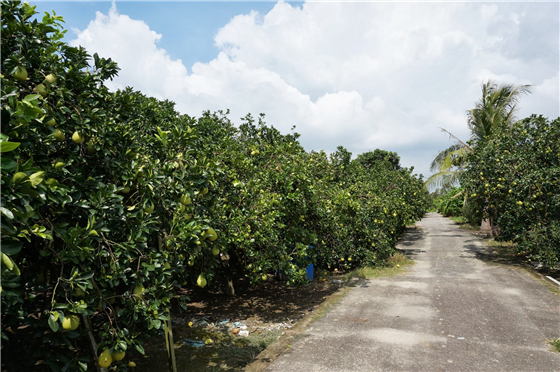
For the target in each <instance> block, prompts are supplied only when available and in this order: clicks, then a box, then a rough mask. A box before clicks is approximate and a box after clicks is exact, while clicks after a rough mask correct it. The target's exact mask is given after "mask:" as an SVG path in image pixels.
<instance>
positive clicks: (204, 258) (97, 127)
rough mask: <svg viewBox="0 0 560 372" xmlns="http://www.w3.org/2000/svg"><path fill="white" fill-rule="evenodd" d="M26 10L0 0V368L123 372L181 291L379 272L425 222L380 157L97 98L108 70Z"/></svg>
mask: <svg viewBox="0 0 560 372" xmlns="http://www.w3.org/2000/svg"><path fill="white" fill-rule="evenodd" d="M34 13H35V12H34V7H32V6H30V5H29V4H19V3H16V2H3V3H2V50H1V52H2V67H1V72H2V76H1V84H2V87H1V88H2V100H1V110H2V111H1V113H2V139H1V140H2V142H1V146H2V149H1V150H2V158H1V170H2V178H1V180H0V182H1V187H2V195H1V213H2V225H1V228H2V319H1V320H2V339H3V342H2V366H3V367H2V368H3V369H4V368H6V369H8V370H10V371H19V370H32V369H35V370H53V371H61V370H84V371H85V370H93V369H94V367H93V366H94V364H95V363H97V358H98V357H99V358H100V359H99V360H100V364H104V363H107V361H108V360H112V362H111V361H109V363H110V365H111V368H113V369H115V370H125V369H126V368H127V367H126V365H127V364H126V363H127V358H126V357H124V355H123V354H119V353H122V352H126V351H127V350H130V349H131V348H136V349H137V350H138V351H140V352H143V348H142V339H143V338H145V337H148V336H149V335H151V334H154V333H155V332H157V331H158V330H160V329H162V328H163V327H164V324H165V322H166V321H168V319H169V308H170V304H171V301H172V299H173V298H174V296H176V294H177V293H179V289H180V288H182V287H194V286H197V285H198V286H199V287H206V285H207V284H208V286H211V285H217V283H222V282H223V283H226V284H227V286H226V288H227V290H228V291H229V293H230V294H233V293H234V291H235V281H236V279H239V278H248V279H249V280H250V281H251V282H252V283H258V282H259V281H262V280H266V279H267V278H268V275H267V274H272V273H274V271H276V270H277V269H280V270H282V271H283V272H284V273H285V274H286V276H287V278H288V279H287V280H288V281H289V283H303V282H304V281H305V267H306V266H307V264H308V263H310V262H313V263H315V264H316V265H318V267H320V268H325V269H328V268H331V269H335V268H350V267H353V266H356V265H377V264H382V263H383V261H384V260H385V259H386V258H387V257H389V255H390V254H391V253H392V252H393V249H394V244H395V242H396V240H397V238H398V236H399V235H400V234H401V233H402V232H403V231H404V228H405V226H406V224H409V223H412V222H414V221H415V220H417V219H419V218H421V217H422V215H423V213H424V210H425V209H426V206H427V202H426V200H427V197H426V194H425V192H424V191H423V183H422V180H421V179H419V178H418V177H416V176H415V175H412V169H407V168H401V167H400V164H399V161H398V156H397V155H396V154H395V153H390V152H384V151H381V150H376V151H374V152H372V153H366V154H361V155H359V156H358V157H357V159H356V160H352V159H351V154H350V153H349V152H348V151H346V150H345V149H344V148H339V149H338V151H337V152H335V153H333V154H331V155H330V156H327V155H326V154H325V153H324V152H311V153H308V152H306V151H305V150H304V149H303V148H302V146H301V145H300V144H299V142H298V135H297V134H295V133H293V134H287V135H284V134H281V133H280V132H279V131H278V130H276V129H275V128H274V127H272V126H268V125H267V124H266V123H265V122H264V117H260V118H259V119H258V120H255V119H253V118H252V117H251V116H250V115H248V116H247V117H246V118H245V120H244V121H243V123H242V124H241V125H240V126H239V127H235V126H234V125H233V124H232V123H231V122H230V121H229V119H228V118H227V113H225V114H224V113H222V112H218V113H209V112H205V113H203V115H202V116H201V117H199V118H192V117H189V116H187V115H180V114H179V113H177V112H176V111H175V109H174V104H173V103H172V102H169V101H159V100H156V99H154V98H150V97H146V96H144V95H142V94H141V93H139V92H135V91H133V90H131V89H126V90H123V91H117V92H109V91H108V89H107V88H106V87H105V85H104V81H106V80H107V79H111V78H113V77H114V76H115V75H116V74H117V72H118V67H117V65H116V64H115V63H114V62H113V61H111V60H110V59H104V58H99V57H98V56H97V55H94V56H93V58H92V57H91V56H89V55H88V54H87V53H86V51H85V50H83V49H81V48H73V47H70V46H68V45H66V44H65V43H63V42H62V41H61V39H62V36H63V33H64V31H63V29H62V27H61V22H62V19H61V18H60V17H58V16H55V15H49V14H46V15H45V16H44V17H43V18H42V20H40V21H39V20H33V18H32V17H33V15H34ZM219 278H221V279H223V280H218V279H219ZM177 300H178V301H179V303H180V304H181V305H182V306H183V308H185V307H186V301H187V299H186V298H178V299H177ZM111 354H112V357H111ZM120 356H123V357H124V358H123V359H122V360H120V361H119V360H118V359H119V358H120Z"/></svg>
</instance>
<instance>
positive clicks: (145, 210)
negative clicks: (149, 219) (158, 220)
mask: <svg viewBox="0 0 560 372" xmlns="http://www.w3.org/2000/svg"><path fill="white" fill-rule="evenodd" d="M154 208H155V206H154V203H151V205H150V206H149V207H145V208H144V212H146V213H152V212H153V211H154Z"/></svg>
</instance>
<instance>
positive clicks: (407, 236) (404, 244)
mask: <svg viewBox="0 0 560 372" xmlns="http://www.w3.org/2000/svg"><path fill="white" fill-rule="evenodd" d="M425 235H426V234H425V231H424V230H423V229H422V227H421V226H413V227H407V228H406V232H405V233H404V234H403V236H402V238H401V239H399V242H398V244H397V250H399V251H400V252H402V253H403V254H404V255H406V256H407V257H408V258H411V259H413V257H414V256H416V255H418V254H420V253H425V252H426V251H425V250H423V249H417V248H414V246H415V245H416V243H417V242H418V241H419V240H421V239H422V238H424V236H425Z"/></svg>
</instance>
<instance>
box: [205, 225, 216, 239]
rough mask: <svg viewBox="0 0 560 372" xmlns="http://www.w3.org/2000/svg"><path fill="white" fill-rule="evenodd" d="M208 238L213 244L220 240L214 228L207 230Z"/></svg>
mask: <svg viewBox="0 0 560 372" xmlns="http://www.w3.org/2000/svg"><path fill="white" fill-rule="evenodd" d="M206 237H207V238H208V239H210V241H211V242H213V241H214V240H216V239H218V234H216V231H215V230H214V229H213V228H209V229H208V230H206Z"/></svg>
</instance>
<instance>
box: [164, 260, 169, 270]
mask: <svg viewBox="0 0 560 372" xmlns="http://www.w3.org/2000/svg"><path fill="white" fill-rule="evenodd" d="M163 268H164V269H166V270H169V269H171V265H170V264H169V262H166V263H165V264H164V265H163Z"/></svg>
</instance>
